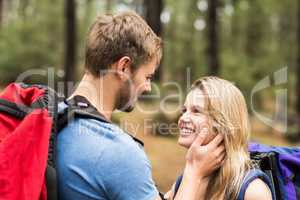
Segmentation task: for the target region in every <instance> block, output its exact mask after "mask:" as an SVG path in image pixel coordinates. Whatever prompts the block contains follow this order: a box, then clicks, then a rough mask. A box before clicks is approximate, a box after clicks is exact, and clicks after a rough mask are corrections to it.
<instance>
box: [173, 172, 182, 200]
mask: <svg viewBox="0 0 300 200" xmlns="http://www.w3.org/2000/svg"><path fill="white" fill-rule="evenodd" d="M182 178H183V175H180V176H178V178H177V179H176V183H175V187H174V197H173V198H174V199H175V196H176V194H177V192H178V190H179V187H180V184H181V182H182Z"/></svg>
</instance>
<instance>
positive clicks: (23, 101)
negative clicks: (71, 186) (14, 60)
mask: <svg viewBox="0 0 300 200" xmlns="http://www.w3.org/2000/svg"><path fill="white" fill-rule="evenodd" d="M61 101H65V102H66V103H67V105H68V106H67V107H66V108H64V109H62V110H59V109H58V103H59V102H61ZM76 117H80V118H89V119H95V120H99V121H102V122H105V123H111V122H109V121H107V120H106V119H105V117H103V116H102V115H101V114H100V113H99V112H98V111H97V110H96V108H94V107H93V106H91V105H89V102H86V101H85V99H84V98H82V97H81V96H75V97H73V98H72V99H70V100H68V101H66V100H65V99H63V98H59V96H58V95H57V94H56V92H55V91H54V90H52V89H51V88H49V87H47V86H43V85H27V84H24V83H11V84H10V85H9V86H7V87H6V88H5V89H4V91H3V92H2V93H1V94H0V200H47V199H48V200H57V198H58V196H57V182H56V170H55V142H56V136H57V134H58V133H59V132H60V130H62V129H63V128H64V127H65V126H66V125H67V124H68V122H70V121H71V120H73V119H74V118H76ZM129 135H130V134H129ZM130 136H131V135H130ZM131 137H132V138H133V140H134V141H135V142H137V143H139V144H140V145H142V146H143V143H142V142H141V141H139V140H138V139H136V138H134V137H133V136H131ZM159 195H160V197H161V198H162V199H163V194H162V193H159Z"/></svg>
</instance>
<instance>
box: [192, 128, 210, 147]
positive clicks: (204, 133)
mask: <svg viewBox="0 0 300 200" xmlns="http://www.w3.org/2000/svg"><path fill="white" fill-rule="evenodd" d="M207 135H208V128H203V129H202V130H201V132H200V133H199V134H198V135H197V138H196V139H195V140H194V142H193V144H192V145H195V146H201V145H202V144H203V142H204V140H205V138H206V136H207Z"/></svg>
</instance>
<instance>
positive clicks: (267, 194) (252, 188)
mask: <svg viewBox="0 0 300 200" xmlns="http://www.w3.org/2000/svg"><path fill="white" fill-rule="evenodd" d="M257 199H260V200H272V193H271V190H270V188H269V186H268V185H267V184H266V183H265V182H264V181H263V180H262V179H260V178H256V179H254V180H253V181H251V183H250V184H249V185H248V187H247V189H246V193H245V199H244V200H257Z"/></svg>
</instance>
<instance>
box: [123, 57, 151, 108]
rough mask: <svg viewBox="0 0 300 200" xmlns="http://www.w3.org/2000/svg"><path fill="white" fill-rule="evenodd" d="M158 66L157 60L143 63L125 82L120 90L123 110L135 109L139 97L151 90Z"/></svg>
mask: <svg viewBox="0 0 300 200" xmlns="http://www.w3.org/2000/svg"><path fill="white" fill-rule="evenodd" d="M156 68H157V61H156V59H153V60H152V61H150V62H148V63H146V64H142V65H141V66H139V67H138V68H137V70H136V71H135V72H134V73H133V76H132V77H131V80H128V81H126V82H125V83H124V85H123V87H122V88H121V91H120V101H121V102H120V104H119V108H118V109H120V110H122V111H125V112H130V111H132V110H133V109H134V105H135V103H136V102H137V99H138V97H139V96H140V95H141V94H142V93H144V92H150V91H151V80H152V78H153V76H154V72H155V70H156Z"/></svg>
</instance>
